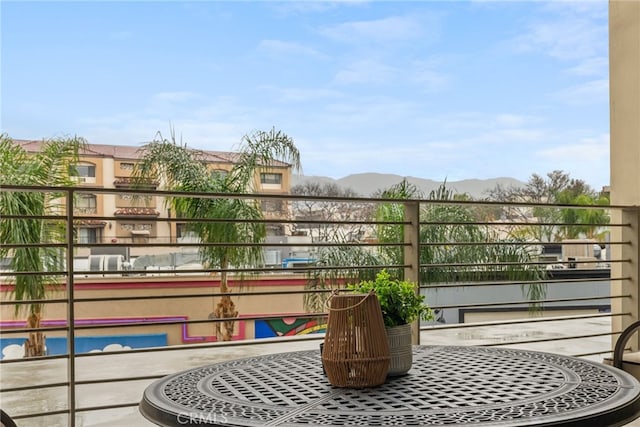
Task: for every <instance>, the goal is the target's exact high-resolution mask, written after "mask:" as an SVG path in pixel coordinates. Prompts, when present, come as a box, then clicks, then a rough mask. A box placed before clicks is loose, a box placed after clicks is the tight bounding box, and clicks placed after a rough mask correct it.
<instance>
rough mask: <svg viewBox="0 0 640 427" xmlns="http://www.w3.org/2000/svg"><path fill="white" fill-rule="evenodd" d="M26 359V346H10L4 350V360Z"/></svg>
mask: <svg viewBox="0 0 640 427" xmlns="http://www.w3.org/2000/svg"><path fill="white" fill-rule="evenodd" d="M23 357H24V344H20V345H18V344H9V345H8V346H6V347H4V348H3V349H2V359H22V358H23Z"/></svg>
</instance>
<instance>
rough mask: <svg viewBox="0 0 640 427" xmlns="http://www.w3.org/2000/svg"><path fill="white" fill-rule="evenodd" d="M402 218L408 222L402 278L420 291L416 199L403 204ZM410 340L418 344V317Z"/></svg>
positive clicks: (418, 223)
mask: <svg viewBox="0 0 640 427" xmlns="http://www.w3.org/2000/svg"><path fill="white" fill-rule="evenodd" d="M404 219H405V221H406V222H409V224H407V225H405V226H404V242H405V243H408V244H407V245H405V247H404V264H405V265H406V266H407V267H405V269H404V279H405V280H408V281H411V282H413V283H415V284H416V293H420V203H419V202H417V201H412V202H407V203H405V204H404ZM411 341H412V342H413V344H415V345H417V344H420V319H418V320H416V321H415V322H413V325H412V327H411Z"/></svg>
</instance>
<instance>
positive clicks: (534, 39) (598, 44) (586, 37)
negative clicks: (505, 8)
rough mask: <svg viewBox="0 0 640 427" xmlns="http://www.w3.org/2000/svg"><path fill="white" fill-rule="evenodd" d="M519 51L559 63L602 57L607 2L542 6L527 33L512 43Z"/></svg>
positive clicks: (546, 4) (605, 38)
mask: <svg viewBox="0 0 640 427" xmlns="http://www.w3.org/2000/svg"><path fill="white" fill-rule="evenodd" d="M513 42H514V46H515V47H516V49H518V50H520V51H527V52H529V51H534V52H541V53H544V54H547V55H550V56H552V57H554V58H557V59H560V60H577V59H584V58H593V57H596V58H597V57H602V56H606V52H607V47H608V46H607V43H608V22H607V3H606V2H605V1H601V2H593V1H592V2H586V1H570V2H569V1H558V2H549V3H544V4H543V8H542V11H541V14H540V15H536V16H535V17H534V18H532V19H531V23H530V24H529V25H528V29H527V31H526V32H525V33H524V34H522V35H521V36H519V37H517V38H516V39H515V40H514V41H513Z"/></svg>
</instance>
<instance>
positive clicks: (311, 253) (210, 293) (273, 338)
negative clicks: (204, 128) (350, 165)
mask: <svg viewBox="0 0 640 427" xmlns="http://www.w3.org/2000/svg"><path fill="white" fill-rule="evenodd" d="M16 191H40V192H52V193H53V192H54V191H55V192H60V191H62V192H66V194H67V196H66V197H65V198H63V199H59V200H60V201H61V203H62V204H63V205H62V206H63V207H64V209H62V212H66V213H62V214H51V215H44V216H38V217H30V218H31V219H34V220H40V221H45V222H50V223H51V222H57V223H62V224H65V225H66V224H76V225H77V224H82V223H83V221H86V220H91V221H99V222H100V223H101V224H103V225H104V227H105V228H104V230H103V235H102V238H101V240H100V241H99V242H98V243H76V242H77V238H76V235H75V234H74V228H73V227H67V233H66V235H67V238H66V240H65V241H59V242H46V241H40V242H20V241H16V242H11V243H9V244H8V245H7V247H8V248H9V249H12V250H18V249H20V248H38V247H55V248H58V249H59V251H60V253H61V254H63V259H64V263H63V264H62V265H61V266H60V268H59V269H58V270H56V271H47V272H37V271H11V270H10V269H8V268H7V267H6V265H7V264H6V263H5V264H3V265H4V266H5V270H3V271H2V272H1V273H0V274H1V286H2V288H1V295H2V300H1V302H0V304H1V307H0V308H1V309H2V325H1V326H2V329H1V331H0V332H1V334H2V335H1V336H0V339H1V340H2V342H3V347H4V351H3V358H2V361H1V362H0V369H1V370H2V375H1V378H2V386H1V390H0V393H2V394H1V396H2V402H3V403H2V406H3V409H4V410H6V411H7V412H10V413H11V415H12V416H13V417H14V418H15V419H17V420H19V421H20V425H21V426H23V425H24V426H29V425H47V426H51V425H61V426H62V425H71V426H74V425H93V424H98V422H97V421H95V420H99V419H102V420H109V419H115V420H118V421H116V422H115V424H122V425H124V424H126V425H147V424H145V421H144V420H143V419H142V418H141V417H140V416H139V415H137V410H136V407H137V404H138V401H139V399H140V396H141V393H142V390H143V389H144V387H145V386H146V385H148V384H149V383H150V382H151V381H152V380H154V379H156V378H159V377H162V376H164V375H166V374H169V373H171V372H175V371H178V370H181V369H185V368H187V367H189V366H195V365H198V364H200V365H201V364H204V363H211V362H213V361H215V360H221V359H224V358H230V357H241V356H242V355H248V354H255V353H261V352H277V351H288V350H290V349H291V348H317V344H318V343H319V342H320V340H321V339H322V336H323V335H322V334H321V333H313V332H318V331H320V332H321V331H322V323H323V322H322V319H323V318H324V317H325V316H326V312H325V310H324V306H323V305H322V301H323V298H324V297H326V296H327V295H328V294H329V292H330V291H331V288H333V287H338V288H339V287H342V286H344V285H345V284H346V283H348V282H349V280H355V279H353V277H355V274H357V273H362V272H363V271H364V272H366V271H369V272H370V273H371V272H375V271H378V270H379V269H380V268H386V269H388V270H390V271H393V272H395V273H398V274H401V275H403V276H404V277H405V278H407V279H410V280H413V281H415V282H417V283H419V288H420V292H421V293H422V294H423V295H425V296H426V301H427V302H428V303H429V305H430V306H431V307H432V308H433V309H434V310H435V312H436V320H435V321H432V322H424V323H423V324H421V325H416V334H415V341H416V342H420V341H421V342H422V343H423V344H430V343H433V344H445V343H446V344H460V345H469V344H480V345H503V346H514V347H526V348H534V349H541V350H548V351H554V352H558V353H563V354H569V355H573V356H579V357H590V358H597V359H602V357H604V356H607V355H608V354H610V353H611V348H612V342H614V341H615V338H616V336H617V335H618V334H619V333H620V332H621V328H620V327H619V326H616V325H620V324H622V325H625V324H629V323H631V322H632V321H633V320H635V319H636V318H637V312H634V310H633V309H630V308H628V307H629V301H630V300H631V299H632V295H634V290H633V287H634V283H637V280H638V277H637V274H638V273H637V268H636V269H635V270H634V268H633V266H637V265H638V261H639V260H638V251H637V247H638V246H637V245H638V223H639V222H640V213H639V209H638V208H637V207H626V206H608V207H603V206H570V205H546V204H527V203H518V204H506V203H495V202H472V201H460V200H426V199H425V200H395V199H376V198H328V197H327V198H326V197H306V198H305V197H301V196H285V195H273V194H242V195H229V194H188V195H187V194H184V193H169V192H162V191H151V190H133V189H104V188H91V189H90V191H91V192H92V193H93V194H103V195H104V196H103V198H105V199H106V198H107V197H109V196H110V197H113V198H114V199H115V197H116V196H117V195H122V194H126V195H131V196H133V195H135V196H145V195H146V196H158V197H157V198H158V200H162V198H163V197H168V196H175V197H201V198H237V199H240V200H246V201H253V200H256V201H257V202H258V205H260V202H261V201H270V202H273V201H277V203H276V204H277V205H278V206H285V207H288V209H285V212H287V215H286V216H285V215H282V216H281V217H274V216H273V215H265V219H263V220H261V221H257V222H258V223H263V224H264V225H265V226H266V227H267V228H269V229H273V230H284V233H283V234H282V235H279V236H268V237H267V239H265V240H264V241H263V242H261V243H259V244H257V245H256V244H254V243H249V242H242V241H240V242H236V243H203V242H200V241H199V239H197V238H196V237H194V236H192V235H191V236H186V235H183V236H178V235H177V234H176V230H177V227H176V224H182V225H183V226H182V228H181V230H184V229H185V228H184V225H186V226H187V227H188V224H190V223H194V222H200V223H206V222H211V223H242V222H243V221H242V220H234V219H231V218H195V219H194V218H186V217H181V216H180V215H178V216H176V215H175V213H174V214H173V215H171V213H170V212H169V213H168V214H166V215H160V216H159V217H157V218H153V234H152V233H142V234H141V233H138V234H134V233H131V231H132V230H133V231H136V230H138V231H140V230H142V231H144V230H143V229H142V228H139V229H138V228H135V227H133V228H131V227H130V226H127V227H129V228H128V230H129V231H130V233H129V234H128V235H125V234H123V233H124V232H125V231H123V230H127V227H124V228H123V227H119V224H123V223H124V224H133V223H135V221H136V220H138V221H139V218H138V217H132V218H128V217H126V216H125V217H121V216H117V217H116V216H104V217H98V216H95V215H91V216H83V215H80V214H79V211H78V210H77V209H74V206H73V199H74V197H73V194H75V193H76V192H87V191H89V190H87V187H86V186H83V187H81V188H79V187H78V188H68V189H66V188H65V189H60V188H41V187H37V188H34V187H21V186H15V187H11V186H9V187H3V189H2V192H16ZM301 202H303V203H305V207H306V209H307V212H311V211H313V208H314V205H315V206H316V208H317V211H315V212H312V214H313V215H307V216H305V217H297V216H296V215H295V211H294V209H293V207H294V205H295V204H296V203H301ZM158 203H159V204H158V206H157V210H158V212H167V209H166V207H165V206H163V205H161V203H162V202H161V201H159V202H158ZM263 205H265V204H263ZM267 205H268V204H267ZM336 206H338V207H339V209H334V210H333V211H332V210H331V209H325V210H324V211H322V212H320V210H321V209H323V208H327V207H336ZM381 206H386V207H390V208H391V209H392V210H396V209H400V211H401V213H402V219H400V220H391V219H389V218H388V217H387V218H385V219H382V218H380V217H378V219H375V216H374V215H373V212H375V211H376V210H377V209H378V208H380V207H381ZM309 207H311V211H309ZM456 208H462V209H464V210H465V212H471V213H474V214H476V215H475V216H473V218H475V219H472V220H468V219H462V218H459V217H455V216H454V215H447V212H451V211H455V209H456ZM534 208H535V210H536V211H540V210H549V211H558V210H560V209H601V210H605V211H606V212H607V213H610V212H615V211H618V212H621V213H622V214H620V215H611V217H612V218H622V221H620V222H617V223H615V222H611V223H608V224H606V225H602V224H582V226H585V227H591V228H592V229H593V228H597V229H598V231H599V232H601V233H602V232H611V233H609V234H608V235H609V236H610V237H608V238H606V239H604V240H602V241H598V242H591V241H588V240H585V239H578V240H576V239H572V240H567V241H565V242H543V241H537V240H534V239H532V238H531V236H533V235H536V230H538V231H539V230H542V229H544V230H546V231H549V230H551V231H553V230H561V229H563V228H566V227H572V226H575V224H567V223H562V222H559V221H549V220H546V221H540V220H539V218H536V217H533V216H531V215H518V216H517V217H516V216H511V217H509V216H504V215H503V216H502V217H499V216H498V215H495V212H502V213H503V214H504V213H505V212H514V211H517V212H518V213H520V214H522V213H528V212H530V211H533V210H534ZM349 209H352V210H353V211H352V212H347V211H348V210H349ZM429 209H431V211H430V212H431V214H430V215H425V212H429ZM438 209H440V210H441V212H440V214H439V216H438V212H437V210H438ZM488 211H491V212H494V216H496V217H499V218H500V219H498V220H492V219H482V220H480V219H477V218H487V215H486V214H487V212H488ZM327 212H333V214H332V215H328V214H327ZM434 212H435V213H434ZM67 213H68V214H67ZM346 213H348V214H346ZM25 218H29V217H26V216H16V217H11V216H4V217H3V219H2V220H3V221H12V220H20V219H25ZM505 218H506V219H505ZM107 224H108V226H107ZM112 224H115V227H111V225H112ZM443 230H444V231H447V230H448V232H446V233H443V232H442V231H443ZM385 232H388V233H389V235H393V236H399V237H397V239H396V240H394V238H389V236H386V237H384V236H383V234H384V233H385ZM478 232H480V233H483V234H482V236H483V238H481V239H478V238H477V234H475V233H478ZM394 233H395V234H394ZM537 234H540V235H541V234H544V233H537ZM605 234H606V233H605ZM474 236H475V237H474ZM514 236H519V237H518V238H516V237H514ZM522 236H528V237H526V238H523V237H522ZM552 243H553V244H552ZM594 244H597V246H596V247H594ZM248 245H253V246H259V247H261V248H262V249H263V253H264V255H265V256H264V261H263V262H262V263H260V264H259V265H236V266H228V267H227V268H220V266H217V265H206V264H205V263H203V262H202V261H201V260H200V257H199V252H198V251H199V250H200V249H202V248H216V247H224V246H232V247H242V246H248ZM633 248H635V250H634V249H633ZM356 252H357V253H358V254H359V255H360V258H356V257H348V256H346V254H348V253H356ZM382 253H386V254H387V256H386V257H377V258H376V257H375V255H379V254H382ZM514 253H519V254H520V256H524V258H522V257H521V258H513V257H511V258H510V257H509V254H511V255H513V254H514ZM454 255H455V256H454ZM357 259H359V261H354V260H357ZM372 259H376V260H380V259H383V260H384V263H383V264H380V263H373V262H372V261H371V260H372ZM328 260H331V261H330V262H329V261H328ZM629 266H631V268H629ZM222 273H227V274H229V275H230V277H231V282H230V284H231V289H230V292H229V293H227V294H223V293H221V292H220V278H221V274H222ZM23 275H43V276H45V277H50V278H56V279H57V280H58V282H59V285H51V286H50V287H48V288H47V295H46V298H45V299H37V300H31V301H24V300H23V301H16V300H15V298H14V297H15V293H14V283H15V281H16V279H17V278H19V277H20V276H23ZM319 277H323V278H325V279H327V281H326V282H323V283H324V286H320V285H318V283H319V282H318V280H317V279H318V278H319ZM314 279H316V280H314ZM223 295H225V296H230V297H231V299H232V300H233V301H234V302H235V305H236V308H237V309H238V311H239V315H238V316H237V317H235V318H233V319H232V320H234V323H235V329H234V339H233V340H232V341H227V342H223V341H219V340H218V339H219V337H218V336H216V334H215V330H216V328H215V325H216V324H220V323H221V322H223V321H225V320H228V319H219V318H215V317H214V316H213V315H212V313H213V312H214V307H215V304H216V303H217V302H218V301H219V300H220V297H221V296H223ZM33 304H42V305H43V306H44V307H45V310H44V315H43V317H42V319H41V324H40V328H39V329H34V328H29V327H27V325H26V324H25V322H24V318H25V317H26V314H25V313H26V312H25V310H20V311H17V312H16V311H15V310H14V308H15V307H21V308H23V309H26V308H28V307H30V306H32V305H33ZM16 313H17V315H16ZM612 319H620V320H621V321H620V322H612ZM418 328H419V332H417V329H418ZM35 332H43V333H44V334H45V335H46V337H47V338H46V343H47V348H48V353H47V355H45V356H41V357H33V358H28V359H24V358H21V357H15V354H14V357H13V358H12V354H13V353H12V352H11V350H15V351H17V352H19V351H20V343H21V342H22V341H24V340H25V339H26V337H27V336H28V335H29V334H31V333H35ZM289 334H290V336H286V335H289ZM109 340H112V341H113V342H114V343H117V345H107V344H109V343H110V342H109ZM8 342H11V343H13V345H12V346H10V348H9V347H6V346H5V345H4V344H6V343H8ZM111 344H113V343H111ZM123 414H126V415H123ZM123 416H126V417H128V418H122V417H123ZM123 419H126V422H123V421H122V420H123Z"/></svg>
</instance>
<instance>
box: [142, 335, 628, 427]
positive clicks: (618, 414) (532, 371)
mask: <svg viewBox="0 0 640 427" xmlns="http://www.w3.org/2000/svg"><path fill="white" fill-rule="evenodd" d="M321 363H322V362H321V359H320V353H319V352H318V351H300V352H292V353H278V354H272V355H266V356H259V357H252V358H248V359H241V360H233V361H227V362H222V363H218V364H214V365H209V366H204V367H201V368H196V369H191V370H188V371H184V372H180V373H177V374H174V375H170V376H168V377H165V378H162V379H161V380H159V381H156V382H155V383H153V384H152V385H151V386H149V387H148V388H147V390H146V391H145V393H144V397H143V400H142V402H141V403H140V411H141V412H142V413H143V415H144V416H145V417H147V418H148V419H149V420H151V421H153V422H155V423H157V424H159V425H164V426H181V425H220V426H225V425H234V426H299V425H313V426H322V425H333V426H343V425H360V426H393V425H396V426H406V425H454V424H473V425H477V426H515V425H518V426H526V425H545V426H551V425H563V426H616V425H622V424H624V423H625V422H628V421H629V420H631V419H633V418H635V417H636V416H637V415H636V414H637V413H640V385H639V384H638V382H637V381H636V380H635V379H634V378H633V377H632V376H630V375H628V374H626V373H625V372H622V371H620V370H617V369H613V368H611V367H608V366H606V365H603V364H599V363H594V362H590V361H587V360H582V359H577V358H572V357H566V356H559V355H555V354H550V353H540V352H531V351H523V350H513V349H498V348H490V347H450V346H416V347H414V362H413V367H412V369H411V370H410V371H409V373H408V374H407V375H404V376H401V377H394V378H388V379H387V382H386V383H385V384H383V385H381V386H379V387H375V388H370V389H342V388H336V387H333V386H331V385H330V384H329V383H328V381H327V379H326V377H325V376H324V374H323V373H322V365H321Z"/></svg>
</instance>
